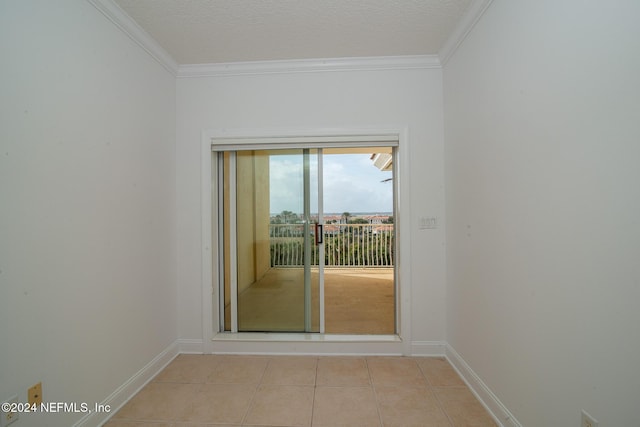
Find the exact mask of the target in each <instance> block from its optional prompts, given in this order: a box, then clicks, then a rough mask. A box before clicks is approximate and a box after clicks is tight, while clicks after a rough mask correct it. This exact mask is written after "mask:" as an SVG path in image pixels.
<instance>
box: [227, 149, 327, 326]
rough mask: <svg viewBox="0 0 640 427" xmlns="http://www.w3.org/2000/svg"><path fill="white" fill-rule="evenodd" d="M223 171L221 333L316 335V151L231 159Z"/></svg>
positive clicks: (274, 152)
mask: <svg viewBox="0 0 640 427" xmlns="http://www.w3.org/2000/svg"><path fill="white" fill-rule="evenodd" d="M225 163H226V165H225V166H226V168H225V169H224V170H225V173H224V186H225V188H226V189H227V191H226V192H225V194H228V197H226V198H225V200H224V203H223V206H224V213H223V215H224V216H225V217H229V218H230V219H235V221H229V222H228V224H225V225H224V229H225V233H224V235H225V237H226V238H225V246H226V247H225V251H224V252H225V253H226V254H227V258H228V259H227V260H225V261H226V262H225V264H226V265H225V267H226V268H225V270H226V271H227V270H228V271H229V275H226V277H225V295H228V296H229V298H228V300H229V301H228V302H229V304H228V305H225V311H226V316H225V329H226V330H234V329H236V328H237V331H238V332H247V331H274V332H275V331H277V332H319V331H320V295H319V293H320V283H319V281H320V274H319V270H320V268H319V266H318V262H317V261H318V245H319V244H321V243H320V242H319V239H317V238H316V230H317V229H318V228H319V227H316V224H317V223H318V213H317V212H318V199H319V197H318V194H319V192H318V176H319V175H318V150H311V149H298V150H262V151H258V150H247V151H237V152H230V153H227V154H226V161H225ZM225 214H226V215H225ZM233 222H235V223H234V224H233ZM318 236H319V234H318ZM232 303H235V304H232ZM233 306H235V308H236V310H233V308H234V307H233ZM233 311H235V313H233ZM233 317H235V318H236V319H237V324H236V322H234V321H232V318H233Z"/></svg>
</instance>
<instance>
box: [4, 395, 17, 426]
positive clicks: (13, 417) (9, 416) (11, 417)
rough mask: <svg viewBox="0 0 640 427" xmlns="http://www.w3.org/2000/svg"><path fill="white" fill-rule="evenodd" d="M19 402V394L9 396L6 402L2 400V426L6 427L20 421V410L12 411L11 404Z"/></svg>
mask: <svg viewBox="0 0 640 427" xmlns="http://www.w3.org/2000/svg"><path fill="white" fill-rule="evenodd" d="M17 404H18V396H13V397H11V398H9V400H7V401H6V402H2V410H0V427H6V426H8V425H9V424H12V423H14V422H16V421H18V415H19V414H18V412H11V411H10V409H12V408H11V405H14V406H15V405H17Z"/></svg>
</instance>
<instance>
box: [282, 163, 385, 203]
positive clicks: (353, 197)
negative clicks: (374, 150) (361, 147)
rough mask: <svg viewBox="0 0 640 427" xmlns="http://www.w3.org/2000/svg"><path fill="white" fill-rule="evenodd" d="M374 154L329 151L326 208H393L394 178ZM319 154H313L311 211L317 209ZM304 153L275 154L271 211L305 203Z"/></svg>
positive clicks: (326, 169) (325, 193) (325, 192)
mask: <svg viewBox="0 0 640 427" xmlns="http://www.w3.org/2000/svg"><path fill="white" fill-rule="evenodd" d="M370 157H371V155H370V154H326V155H324V157H323V167H324V212H325V213H342V212H351V213H355V212H392V211H393V184H392V183H391V182H381V181H383V180H385V179H388V178H391V176H392V173H391V172H382V171H380V170H379V169H378V168H377V167H375V166H374V165H373V162H372V161H371V160H370ZM317 166H318V161H317V157H316V156H313V155H312V156H311V171H312V172H311V175H312V179H311V188H312V192H311V212H312V213H315V212H317V209H318V208H317V202H315V201H316V200H317V197H318V193H317V186H318V181H317ZM302 169H303V165H302V155H300V154H298V155H284V156H271V159H270V187H271V190H270V200H271V207H270V211H271V213H280V212H282V211H284V210H288V211H292V212H296V213H301V212H302V204H303V192H302V191H303V189H302V185H303V184H302Z"/></svg>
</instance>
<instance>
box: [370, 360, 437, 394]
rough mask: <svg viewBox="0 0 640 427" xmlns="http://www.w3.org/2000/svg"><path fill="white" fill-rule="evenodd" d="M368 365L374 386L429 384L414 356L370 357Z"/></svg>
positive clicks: (421, 385) (420, 385)
mask: <svg viewBox="0 0 640 427" xmlns="http://www.w3.org/2000/svg"><path fill="white" fill-rule="evenodd" d="M367 365H368V367H369V372H370V374H371V380H372V381H373V385H374V386H389V385H402V386H412V387H426V386H427V381H426V379H425V378H424V376H423V375H422V372H421V371H420V368H419V367H418V364H417V363H416V361H415V360H414V359H412V358H408V357H368V358H367Z"/></svg>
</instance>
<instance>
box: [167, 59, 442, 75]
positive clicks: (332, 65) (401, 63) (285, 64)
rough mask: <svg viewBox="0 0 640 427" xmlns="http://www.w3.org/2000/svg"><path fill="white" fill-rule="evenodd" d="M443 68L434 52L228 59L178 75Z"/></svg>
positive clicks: (190, 66)
mask: <svg viewBox="0 0 640 427" xmlns="http://www.w3.org/2000/svg"><path fill="white" fill-rule="evenodd" d="M432 68H441V65H440V60H439V59H438V57H437V56H435V55H406V56H380V57H361V58H327V59H299V60H283V61H255V62H228V63H220V64H188V65H180V66H178V72H177V77H178V78H194V77H221V76H241V75H251V74H280V73H313V72H328V71H372V70H412V69H432Z"/></svg>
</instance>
